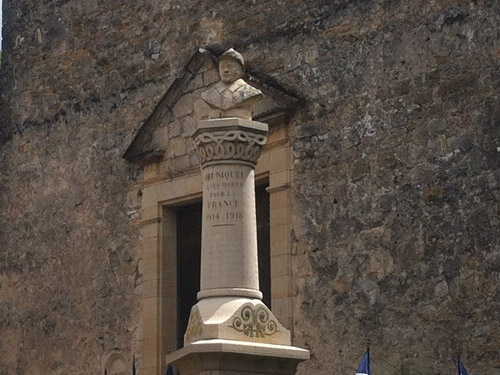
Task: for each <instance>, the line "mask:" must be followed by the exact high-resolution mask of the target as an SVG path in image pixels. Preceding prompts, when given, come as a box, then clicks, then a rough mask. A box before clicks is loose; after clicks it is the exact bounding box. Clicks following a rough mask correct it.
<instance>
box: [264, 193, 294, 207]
mask: <svg viewBox="0 0 500 375" xmlns="http://www.w3.org/2000/svg"><path fill="white" fill-rule="evenodd" d="M269 203H270V206H271V211H273V210H275V209H277V208H286V207H289V206H290V191H289V189H284V190H277V191H272V190H271V194H270V202H269Z"/></svg>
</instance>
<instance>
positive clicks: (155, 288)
mask: <svg viewBox="0 0 500 375" xmlns="http://www.w3.org/2000/svg"><path fill="white" fill-rule="evenodd" d="M155 273H156V274H157V272H155ZM157 276H159V275H158V274H157ZM141 289H142V290H141V292H142V297H143V298H152V297H155V298H158V295H159V284H158V278H153V277H151V278H149V279H148V280H146V279H145V280H144V282H143V283H142V285H141Z"/></svg>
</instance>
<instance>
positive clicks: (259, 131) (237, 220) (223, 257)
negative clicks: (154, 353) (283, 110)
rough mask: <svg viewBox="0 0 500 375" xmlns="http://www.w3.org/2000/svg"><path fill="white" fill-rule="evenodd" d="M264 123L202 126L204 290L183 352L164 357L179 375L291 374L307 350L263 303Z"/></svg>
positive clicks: (197, 137) (228, 121) (197, 138)
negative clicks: (259, 211)
mask: <svg viewBox="0 0 500 375" xmlns="http://www.w3.org/2000/svg"><path fill="white" fill-rule="evenodd" d="M267 131H268V126H267V124H263V123H260V122H256V121H251V120H247V119H242V118H220V119H210V120H203V121H199V124H198V129H197V130H196V132H195V134H194V135H193V140H194V145H195V147H196V149H197V152H198V156H199V159H200V164H201V168H202V178H203V218H202V249H201V254H202V255H201V286H200V289H201V290H200V292H199V293H198V303H197V304H196V305H195V306H193V308H192V310H191V315H190V318H189V323H188V328H187V330H186V334H185V335H184V348H183V349H181V350H179V351H177V352H175V353H172V354H171V355H169V356H168V357H167V359H166V360H167V363H168V364H171V365H173V366H174V367H175V368H177V369H179V370H180V371H181V373H182V375H195V374H200V373H204V372H207V371H218V372H220V373H227V374H236V373H245V374H247V373H249V372H252V373H258V374H293V373H294V372H295V369H296V366H297V364H298V363H299V362H301V361H303V360H305V359H308V358H309V352H308V351H307V350H303V349H299V348H295V347H292V346H291V338H290V332H289V331H288V330H287V329H286V328H285V327H283V326H282V325H281V324H280V323H279V322H278V320H277V319H276V317H275V316H274V314H273V313H272V312H271V311H270V310H269V308H268V307H267V306H266V305H264V304H263V303H262V301H261V299H262V293H261V292H260V291H259V274H258V257H257V225H256V214H255V181H254V168H255V165H256V163H257V160H258V159H259V157H260V154H261V149H262V147H263V146H264V145H265V143H266V141H267V137H266V135H267Z"/></svg>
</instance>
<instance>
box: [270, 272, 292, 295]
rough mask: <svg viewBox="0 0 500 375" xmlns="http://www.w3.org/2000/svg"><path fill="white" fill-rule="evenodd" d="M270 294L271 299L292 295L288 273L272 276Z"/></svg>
mask: <svg viewBox="0 0 500 375" xmlns="http://www.w3.org/2000/svg"><path fill="white" fill-rule="evenodd" d="M271 295H272V297H273V299H274V298H282V297H289V296H291V295H292V289H291V280H290V276H289V275H285V276H277V277H273V282H272V284H271Z"/></svg>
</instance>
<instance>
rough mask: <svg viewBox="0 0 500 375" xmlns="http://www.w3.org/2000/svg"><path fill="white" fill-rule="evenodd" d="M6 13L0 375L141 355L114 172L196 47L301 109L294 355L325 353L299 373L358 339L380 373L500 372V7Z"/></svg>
mask: <svg viewBox="0 0 500 375" xmlns="http://www.w3.org/2000/svg"><path fill="white" fill-rule="evenodd" d="M3 7H4V29H3V32H4V46H3V49H4V52H3V62H2V64H3V65H2V68H1V70H0V75H1V78H0V79H1V87H2V93H1V104H0V120H1V124H0V134H1V136H0V138H1V151H0V171H1V174H0V197H1V198H0V209H1V212H2V213H1V216H0V246H1V252H0V374H2V375H3V374H9V375H10V374H49V373H50V374H64V373H74V374H80V373H89V372H93V373H103V369H104V366H105V364H106V362H107V361H108V359H109V358H110V356H111V355H113V353H114V354H116V353H117V352H118V353H121V354H123V355H124V357H125V358H126V360H127V361H129V362H131V361H132V357H133V356H137V357H138V358H140V356H141V353H140V352H138V350H139V346H138V345H137V337H138V334H139V333H138V330H139V327H140V318H139V316H140V314H139V313H138V311H139V310H140V304H141V294H140V288H139V286H140V285H141V283H142V279H141V277H142V276H141V273H140V271H139V268H138V264H139V260H140V259H139V253H138V251H137V249H138V246H139V245H138V243H139V233H140V228H139V225H138V221H139V219H140V212H138V211H137V208H138V207H139V206H140V204H141V202H140V196H141V191H140V189H141V187H142V185H141V184H142V183H141V181H142V176H141V173H142V171H141V169H140V168H136V167H134V166H132V165H130V164H128V163H127V162H126V161H125V160H123V159H122V158H121V156H122V155H123V153H124V152H125V150H126V149H127V147H128V145H129V144H130V142H131V140H132V138H133V137H134V135H135V132H136V131H137V130H138V129H139V127H140V126H141V124H142V123H143V122H144V121H145V120H146V119H147V118H148V116H149V115H150V114H151V113H152V111H153V109H154V107H155V104H156V103H157V102H158V101H159V100H160V98H161V96H162V95H163V94H164V93H165V91H166V90H167V89H168V87H169V86H170V84H171V83H172V82H173V80H174V79H175V77H176V76H177V75H178V74H179V72H180V71H181V69H182V68H183V66H184V65H185V64H186V62H187V61H188V60H189V58H190V56H191V55H192V54H193V52H194V51H195V50H196V48H197V47H199V46H202V47H207V48H209V49H211V50H212V51H213V52H214V53H220V52H222V51H223V50H225V49H226V48H228V47H231V46H233V47H235V48H237V49H239V50H240V51H241V52H242V53H243V54H244V56H245V58H246V61H247V65H248V67H249V70H250V71H251V72H252V73H254V74H255V75H258V76H259V77H263V78H265V79H266V80H268V82H271V83H273V84H274V85H276V86H279V87H282V88H283V89H284V90H285V91H287V92H292V93H295V94H296V95H298V96H299V97H300V98H301V99H302V100H303V102H304V105H303V106H302V107H301V108H299V109H298V111H297V112H296V114H295V116H294V117H293V118H292V119H291V121H290V129H291V130H292V134H293V139H292V141H293V149H294V166H295V169H294V180H293V184H292V185H293V186H292V188H293V192H294V194H293V204H294V220H293V223H292V224H293V232H292V236H293V252H295V253H296V256H295V257H294V262H293V270H294V279H293V280H294V292H295V293H296V297H295V302H294V304H295V305H294V306H295V310H294V327H293V333H294V344H295V345H298V346H304V347H307V348H308V349H310V350H311V352H312V359H311V360H310V361H309V362H307V363H304V364H303V365H301V367H300V369H299V373H303V374H306V373H310V372H315V373H318V374H331V373H339V374H340V373H353V372H354V371H355V367H356V366H357V364H358V362H359V360H360V358H361V355H362V352H363V349H364V346H365V344H366V342H367V339H370V340H371V342H372V358H373V363H372V368H373V371H374V372H375V371H376V372H377V373H383V374H387V375H399V374H412V375H413V374H439V373H452V371H454V368H453V366H454V364H453V362H452V358H453V356H454V353H455V352H456V351H457V350H462V352H463V356H464V361H465V363H466V365H467V366H468V368H469V370H473V371H474V373H482V374H486V375H493V374H496V373H498V371H499V366H500V364H499V363H498V348H499V347H500V335H499V333H498V332H500V323H499V322H500V315H499V314H500V313H499V311H500V286H499V276H500V241H499V222H498V220H499V219H498V217H499V203H498V202H499V198H500V191H499V181H500V170H499V165H500V152H499V150H500V107H499V104H498V103H499V91H500V90H499V87H500V82H499V81H500V77H499V74H498V70H499V68H500V66H499V65H500V63H499V58H500V45H499V42H498V40H499V35H498V33H499V32H498V30H499V29H500V4H499V3H498V2H497V1H494V0H490V1H487V0H477V1H464V0H436V1H432V2H429V1H424V0H412V1H410V0H374V1H366V0H350V1H348V0H336V1H321V0H315V1H309V0H301V1H299V0H288V1H286V2H285V1H279V0H269V1H236V0H235V1H232V0H231V1H211V0H204V1H201V0H200V1H189V2H186V1H168V0H167V1H156V0H148V1H146V0H144V1H134V2H132V1H128V2H126V4H125V5H124V2H122V1H116V0H108V1H98V0H80V1H62V0H61V1H45V2H35V1H28V0H3ZM193 85H195V83H193ZM192 89H193V90H196V89H197V88H196V87H193V88H192ZM180 107H181V106H180V105H179V108H180ZM179 110H180V109H179ZM185 114H186V115H187V114H188V113H185ZM176 116H178V117H179V118H180V117H182V113H179V114H176ZM175 121H180V120H177V119H176V120H174V122H173V123H171V124H168V125H167V124H165V129H168V130H166V131H168V132H170V134H172V132H175V131H178V132H179V138H181V136H182V132H181V130H176V126H177V125H178V124H177V125H176V124H175ZM160 130H161V129H159V131H160ZM171 141H172V142H178V143H179V144H175V145H174V144H172V145H170V146H171V147H169V150H167V153H168V152H171V153H172V156H178V157H177V158H176V159H174V160H178V161H176V163H177V162H178V163H181V162H182V161H181V159H182V157H184V156H185V157H187V159H186V160H185V162H186V163H187V165H192V163H194V159H193V160H191V159H190V158H191V156H189V153H188V151H189V150H190V147H191V146H189V145H188V143H185V144H182V141H173V139H172V140H171ZM176 150H177V151H176ZM167 156H168V155H167ZM177 167H178V166H177ZM177 167H176V166H175V165H172V171H175V168H177ZM179 168H180V167H179Z"/></svg>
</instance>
